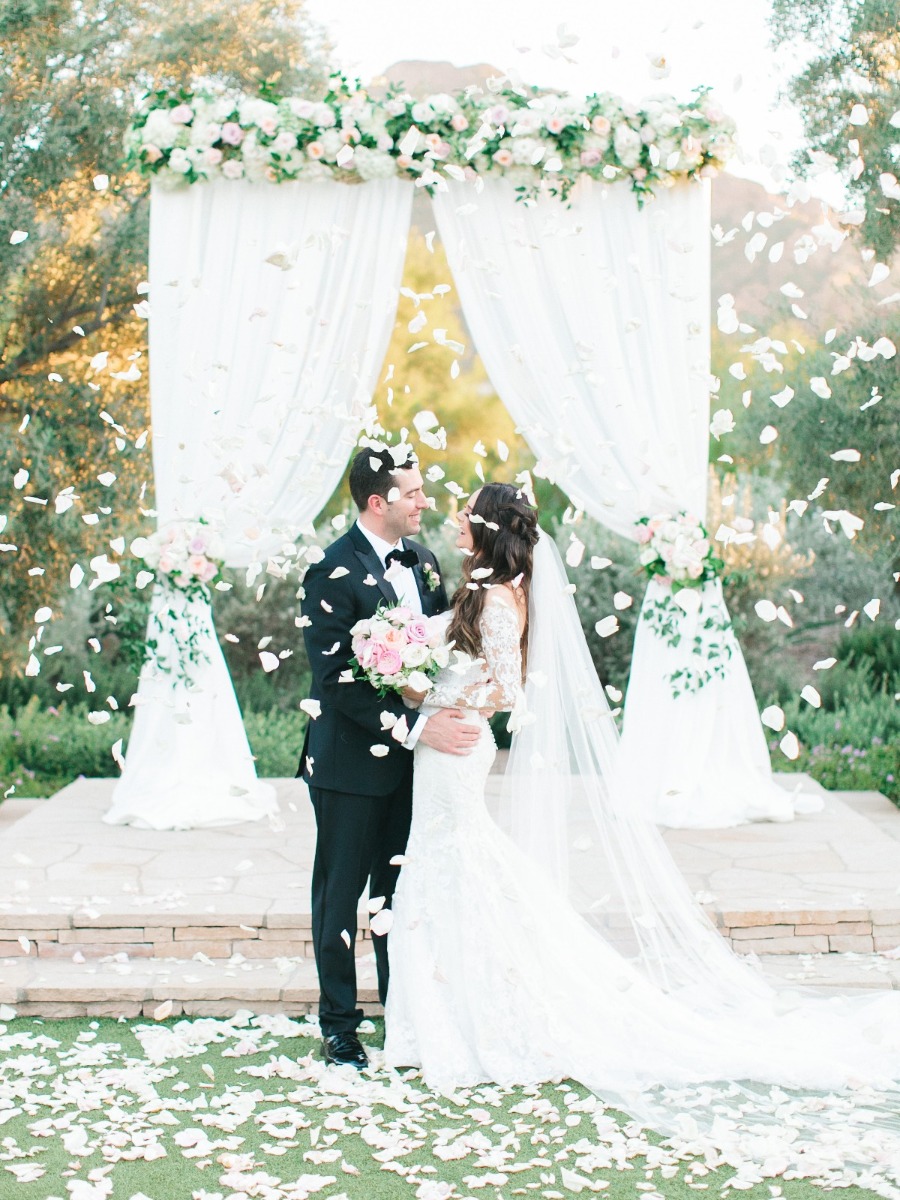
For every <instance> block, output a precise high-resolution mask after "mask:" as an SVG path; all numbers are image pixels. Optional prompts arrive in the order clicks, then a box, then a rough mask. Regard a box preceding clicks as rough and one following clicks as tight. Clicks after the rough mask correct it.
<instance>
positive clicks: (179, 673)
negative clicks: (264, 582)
mask: <svg viewBox="0 0 900 1200" xmlns="http://www.w3.org/2000/svg"><path fill="white" fill-rule="evenodd" d="M130 549H131V552H132V554H133V555H134V556H135V558H137V559H139V560H141V561H142V562H143V563H144V564H145V569H143V570H139V571H138V573H137V576H136V578H135V581H134V585H135V587H136V588H138V590H142V589H143V588H145V587H146V586H147V585H148V584H149V583H153V582H156V583H157V584H158V585H159V586H160V587H161V588H162V590H163V596H164V600H165V603H164V605H163V606H162V607H160V608H159V609H155V610H154V611H153V612H152V615H151V617H150V624H149V627H148V631H147V637H146V641H145V642H144V645H143V647H142V649H143V654H144V656H145V659H146V661H147V662H149V663H150V664H151V666H152V667H153V668H154V669H155V670H156V671H160V672H163V673H165V674H169V673H174V675H175V677H176V679H178V680H180V681H183V682H185V683H189V682H190V681H191V679H192V672H191V668H192V667H196V666H199V665H200V664H201V663H207V662H209V661H210V658H209V654H208V653H207V651H206V649H205V648H204V641H205V638H204V634H205V633H206V631H207V628H208V626H207V623H206V621H205V620H204V619H203V615H202V613H201V612H198V611H197V609H196V607H195V605H194V604H193V601H195V600H205V601H207V602H208V601H209V599H210V590H209V589H210V587H216V588H219V589H227V588H230V586H231V585H230V584H228V583H225V582H224V581H223V580H222V569H223V567H224V566H225V562H224V557H225V550H224V546H223V544H222V540H221V538H220V537H219V535H218V533H217V532H216V530H215V529H214V528H213V527H212V526H210V524H209V523H208V522H207V521H205V520H204V519H203V518H202V517H201V518H200V519H199V520H197V521H171V522H170V523H169V524H168V525H164V526H163V527H162V528H161V529H158V530H157V531H156V532H155V533H152V534H151V535H150V536H149V537H138V538H135V539H134V541H133V542H132V543H131V547H130ZM164 617H165V618H167V620H166V621H164V620H163V618H164ZM163 634H165V635H166V636H168V637H169V638H170V639H171V641H172V643H173V645H174V652H175V653H174V658H175V661H174V662H173V661H170V659H169V658H168V657H167V656H166V655H165V654H164V653H163V651H162V649H161V647H160V641H159V639H160V637H161V636H162V635H163Z"/></svg>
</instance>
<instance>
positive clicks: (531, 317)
mask: <svg viewBox="0 0 900 1200" xmlns="http://www.w3.org/2000/svg"><path fill="white" fill-rule="evenodd" d="M435 212H436V216H437V222H438V228H439V230H440V235H441V238H442V240H443V242H444V244H445V246H446V249H447V257H448V259H449V262H450V267H451V269H452V272H453V277H454V281H455V283H456V286H457V287H458V289H459V295H460V299H461V302H462V307H463V311H464V313H465V317H466V321H467V324H468V326H469V328H470V329H471V331H472V335H473V338H474V340H475V342H476V345H477V347H478V352H479V354H480V355H481V357H482V359H483V361H484V363H485V366H486V368H487V371H488V374H489V375H490V378H491V381H492V383H493V385H494V387H495V388H496V389H497V392H498V393H499V395H500V397H501V399H502V400H503V402H504V403H505V405H506V406H507V408H508V409H509V411H510V413H511V414H512V416H513V418H514V419H515V421H516V423H517V425H518V426H519V427H520V428H521V430H522V432H523V434H524V436H525V437H526V439H527V440H528V443H529V445H530V446H531V448H532V450H533V451H534V453H535V455H536V457H537V459H538V467H537V471H538V473H539V474H542V475H546V476H547V477H548V478H550V479H551V480H553V481H554V482H556V483H558V484H559V485H560V486H561V487H562V488H563V489H564V490H565V491H566V492H567V493H568V494H569V495H570V496H571V497H572V499H573V500H574V501H575V502H576V503H577V504H578V505H579V506H580V507H582V508H583V509H584V510H585V511H586V512H587V513H589V514H590V515H591V516H592V517H594V518H595V519H596V520H598V521H600V522H601V523H602V524H604V525H606V526H608V527H609V528H610V529H612V530H614V531H615V532H617V533H619V534H622V535H624V536H626V537H628V538H631V539H634V537H635V532H636V531H635V524H634V523H635V520H636V519H637V518H638V517H640V516H642V515H648V514H650V515H652V514H654V513H657V512H677V511H679V510H682V509H685V510H687V511H689V512H691V511H693V513H694V514H696V515H698V516H700V517H701V518H702V517H703V515H704V513H705V510H706V483H707V452H708V441H709V433H708V426H709V190H708V187H707V186H706V185H701V184H691V185H688V186H684V187H674V188H672V189H670V190H668V191H661V192H660V193H659V194H658V195H657V197H656V198H654V199H651V200H649V201H648V202H647V204H646V206H645V207H644V209H643V211H641V212H639V211H638V210H637V206H636V202H635V197H634V195H633V194H632V192H631V189H630V187H629V186H628V185H627V184H617V185H612V186H609V187H604V186H601V185H599V184H596V183H594V182H593V181H591V180H589V179H582V180H581V181H580V182H579V184H578V185H577V187H576V188H575V189H574V191H573V193H572V203H571V206H570V207H568V208H567V207H565V206H563V205H561V204H559V203H558V202H557V201H554V200H553V199H551V198H544V199H542V200H541V201H540V202H539V203H537V204H534V205H524V204H522V203H521V202H518V201H517V199H516V192H515V188H514V184H513V182H511V181H510V180H508V179H489V180H486V181H484V185H483V187H477V188H473V187H472V186H471V185H466V184H461V183H460V184H453V183H451V184H449V185H448V187H447V189H446V190H442V191H441V192H440V193H438V194H437V195H436V196H435ZM657 586H659V585H657ZM717 605H721V607H722V608H723V609H724V601H723V600H722V598H721V592H719V593H718V598H717ZM690 620H691V618H688V617H687V616H686V617H685V631H684V632H687V626H688V624H689V623H690ZM670 656H671V651H670V650H669V648H668V646H667V645H666V643H665V642H663V641H662V640H661V639H659V638H658V637H657V636H656V634H655V633H653V632H652V630H650V628H649V627H648V626H647V625H646V624H645V622H644V621H643V620H641V621H639V622H638V627H637V632H636V636H635V648H634V664H635V665H634V666H633V667H632V674H631V679H630V683H629V688H628V695H627V699H626V708H625V724H624V736H623V739H622V753H621V772H622V773H621V780H620V785H621V786H622V787H624V788H627V789H628V794H630V795H631V796H633V798H634V802H635V803H636V804H639V805H641V806H642V807H643V808H644V810H645V811H647V812H648V813H650V814H652V815H653V816H654V818H655V819H656V820H659V821H664V822H665V823H667V824H674V825H682V824H684V825H704V826H706V827H716V826H727V825H733V824H739V823H741V822H742V821H747V820H753V819H757V820H758V819H762V818H770V819H774V820H783V819H788V818H789V817H790V816H791V815H792V811H793V810H792V808H791V805H790V802H789V797H788V796H787V794H786V793H785V792H784V791H782V789H780V788H778V787H777V786H776V785H775V784H774V782H773V780H772V774H771V768H770V766H769V761H768V754H767V752H766V746H765V741H764V737H763V733H762V728H761V726H760V722H759V716H758V713H757V708H756V703H755V700H754V697H753V692H752V689H751V687H750V684H749V678H748V676H747V671H746V666H745V664H744V662H743V659H742V657H741V654H740V649H739V648H737V647H736V652H735V655H734V657H733V658H732V660H731V663H730V664H729V667H728V668H727V671H726V675H725V678H724V679H719V678H715V679H713V680H712V681H711V682H710V683H708V684H707V685H706V686H705V687H704V688H703V689H702V690H701V691H700V693H699V694H698V695H696V696H691V697H686V696H680V697H677V698H676V697H673V695H672V693H671V689H670V687H669V685H668V683H667V681H666V678H665V677H666V675H667V673H668V671H669V670H670V669H671V658H670ZM735 730H738V731H740V732H739V733H738V734H735ZM676 731H677V734H676ZM650 747H652V749H653V752H652V753H648V748H650ZM735 750H738V751H739V753H738V754H737V755H735V753H734V752H735ZM673 796H674V797H677V801H675V800H673Z"/></svg>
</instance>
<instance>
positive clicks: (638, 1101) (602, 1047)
mask: <svg viewBox="0 0 900 1200" xmlns="http://www.w3.org/2000/svg"><path fill="white" fill-rule="evenodd" d="M481 635H482V640H483V652H484V659H485V660H486V661H485V663H484V664H482V665H481V666H480V667H479V666H478V665H476V666H474V667H471V668H470V669H469V670H468V671H467V672H466V673H464V674H462V675H461V674H458V673H454V671H453V670H452V669H449V670H445V671H443V672H442V673H441V674H440V676H439V677H438V678H437V680H436V689H435V692H434V694H433V695H432V697H431V700H432V701H433V702H434V703H436V704H437V705H439V706H442V707H450V706H453V705H464V704H468V705H472V704H481V705H484V706H486V707H496V708H506V709H508V708H510V707H512V706H513V704H514V702H515V699H516V694H517V692H518V690H519V685H520V680H521V654H520V648H519V629H518V618H517V616H516V614H515V612H514V611H513V610H512V609H510V608H509V607H508V606H507V605H505V604H503V603H500V602H497V601H494V602H491V599H490V598H489V601H488V603H487V605H486V607H485V611H484V614H483V617H482V622H481ZM468 719H469V720H471V721H472V722H474V723H476V724H477V725H478V727H479V729H480V733H481V736H480V739H479V741H478V743H477V746H476V748H475V750H474V751H473V752H472V753H471V754H470V755H467V756H456V755H448V754H442V753H440V752H438V751H435V750H433V749H430V748H429V747H427V746H423V745H421V743H420V744H419V746H418V747H417V748H416V751H415V756H416V757H415V776H414V795H413V818H412V829H411V832H410V838H409V844H408V849H407V852H406V857H405V861H404V865H403V869H402V871H401V874H400V880H399V884H398V887H397V890H396V892H395V895H394V901H393V909H394V922H393V926H392V929H391V932H390V935H389V939H388V945H389V953H390V969H391V982H390V990H389V994H388V1001H387V1008H386V1018H385V1026H386V1039H385V1061H386V1063H387V1065H389V1066H395V1067H418V1068H421V1070H422V1074H423V1077H424V1080H425V1082H426V1083H427V1084H428V1085H429V1086H430V1087H432V1088H434V1089H436V1090H438V1091H441V1092H452V1091H454V1090H455V1089H457V1088H460V1087H469V1086H472V1085H475V1084H478V1083H483V1082H489V1081H490V1082H494V1083H497V1084H501V1085H512V1084H530V1083H538V1082H545V1081H548V1080H552V1079H557V1078H572V1079H576V1080H578V1081H580V1082H581V1083H583V1084H584V1085H585V1086H587V1087H588V1088H590V1089H591V1090H592V1091H593V1092H595V1093H596V1094H597V1095H598V1096H600V1097H601V1098H603V1099H604V1100H606V1101H608V1102H609V1103H612V1104H615V1105H616V1106H618V1107H621V1108H623V1109H625V1110H626V1111H629V1112H631V1113H632V1114H634V1115H637V1116H639V1118H640V1119H642V1120H644V1121H645V1122H646V1123H647V1124H649V1125H651V1126H654V1127H656V1128H658V1129H660V1130H662V1131H663V1132H669V1133H673V1132H676V1131H678V1130H680V1131H681V1132H682V1133H683V1132H684V1130H685V1121H686V1120H687V1121H688V1125H687V1128H689V1129H690V1130H691V1131H692V1132H693V1133H694V1134H697V1136H699V1132H698V1131H702V1130H704V1129H706V1130H707V1132H708V1133H709V1136H710V1138H711V1142H712V1144H715V1145H716V1146H719V1147H721V1146H722V1145H723V1144H724V1145H725V1147H726V1148H727V1147H730V1148H732V1149H734V1147H735V1146H736V1145H739V1146H740V1150H739V1152H740V1153H758V1154H759V1156H760V1158H762V1157H765V1156H766V1155H768V1156H769V1157H771V1155H772V1153H783V1154H786V1155H787V1156H788V1159H789V1160H790V1161H791V1162H792V1163H793V1164H794V1166H795V1167H796V1168H797V1169H799V1170H800V1172H801V1174H810V1173H815V1172H816V1171H826V1172H827V1171H828V1170H832V1171H840V1172H843V1174H842V1178H863V1177H864V1175H865V1172H862V1173H860V1172H853V1171H852V1170H850V1166H849V1164H853V1163H861V1164H866V1165H870V1164H871V1163H872V1162H873V1161H874V1162H877V1163H879V1164H882V1166H880V1167H879V1170H880V1171H882V1170H883V1171H884V1172H885V1176H886V1178H888V1179H891V1180H892V1182H893V1183H894V1184H898V1183H900V1120H897V1119H895V1118H892V1116H891V1112H892V1111H893V1112H894V1113H896V1112H897V1111H900V1110H898V1109H897V1107H896V1106H897V1103H898V1101H900V1091H897V1084H896V1081H897V1080H900V1026H898V1017H900V1004H898V1002H897V998H896V997H894V998H892V997H891V996H890V995H887V996H875V997H873V998H871V999H870V1000H869V1001H868V1002H860V1001H859V1000H854V1001H853V1002H850V1001H844V1000H842V999H840V998H836V999H830V1000H821V1001H806V1002H804V1003H802V1004H800V1005H796V1004H795V1005H793V1006H792V1003H791V1001H790V999H789V998H788V999H787V1000H786V998H785V997H784V996H783V995H781V996H779V995H777V994H776V993H775V992H774V991H772V990H771V989H769V988H768V987H767V985H765V984H764V982H763V981H761V980H760V981H758V979H759V977H758V973H757V972H756V971H754V970H753V969H752V968H751V967H750V966H747V967H743V964H741V969H744V970H746V972H747V977H748V978H747V997H746V1004H743V1005H742V1006H741V1007H740V1008H738V1009H734V1010H733V1011H731V1012H723V1011H722V1010H721V1009H715V1011H714V1012H713V1011H712V1010H713V1007H714V1006H713V1005H712V1003H710V1004H708V1005H705V1004H704V998H703V997H702V996H698V995H696V994H693V995H688V994H685V995H680V994H677V993H676V994H673V993H672V992H669V991H665V990H663V989H662V988H661V987H659V986H658V985H657V984H656V983H655V982H653V981H652V980H651V979H649V978H648V977H647V975H646V974H645V973H644V972H642V971H641V969H640V963H639V962H637V961H635V962H631V961H628V960H627V959H626V958H625V957H624V956H623V955H622V954H621V953H619V952H618V951H617V950H616V949H614V948H613V947H612V946H611V945H610V944H609V943H608V942H606V941H605V940H604V939H603V937H601V936H600V935H599V934H598V933H597V932H596V930H594V929H592V928H590V927H589V925H588V924H587V922H586V921H584V920H583V919H582V917H581V916H579V914H578V913H577V912H576V911H575V910H574V909H573V908H572V907H571V905H570V904H569V902H568V900H567V899H566V897H565V896H564V895H562V893H561V892H560V890H559V889H558V887H557V886H556V885H555V884H554V882H553V881H552V880H551V879H550V877H549V876H547V875H545V874H544V873H543V872H542V870H541V868H540V867H539V865H538V864H537V863H535V862H534V861H533V860H532V859H531V858H529V857H528V856H526V855H525V854H524V853H523V852H522V851H521V850H520V849H519V848H518V846H517V845H516V844H515V843H513V842H512V841H511V840H510V839H509V838H508V837H507V836H506V835H505V834H504V833H503V832H502V830H501V829H500V828H499V826H498V825H497V824H496V823H495V821H494V820H493V818H492V817H491V815H490V813H489V811H488V809H487V807H486V804H485V784H486V781H487V776H488V772H489V770H490V767H491V763H492V761H493V759H494V755H495V753H496V747H495V743H494V739H493V736H492V734H491V730H490V727H489V725H488V723H487V721H486V720H485V719H484V718H483V717H481V716H480V715H478V713H477V712H475V711H473V712H472V713H471V715H470V716H469V718H468ZM851 1004H852V1008H849V1007H848V1005H851ZM811 1007H812V1008H813V1010H814V1019H813V1020H812V1021H811V1018H810V1008H811ZM734 1081H745V1082H744V1084H742V1085H740V1086H738V1085H737V1084H736V1083H735V1082H734ZM746 1081H754V1082H751V1083H748V1082H746ZM861 1081H862V1082H863V1083H864V1084H865V1086H864V1087H863V1088H862V1090H861V1091H859V1090H857V1092H855V1093H854V1092H853V1091H849V1092H848V1091H844V1092H843V1093H842V1094H841V1095H840V1096H839V1097H835V1096H832V1097H830V1101H829V1103H828V1104H824V1107H823V1100H822V1096H823V1094H824V1093H827V1092H829V1091H831V1090H832V1089H847V1088H848V1086H849V1087H851V1088H852V1087H853V1085H854V1082H856V1083H859V1082H861ZM873 1084H875V1085H878V1086H881V1087H883V1088H885V1089H888V1093H887V1094H886V1095H882V1096H880V1097H879V1096H876V1095H875V1094H874V1093H873V1092H872V1091H871V1085H873ZM697 1085H703V1086H700V1087H698V1086H697ZM759 1085H781V1086H782V1087H788V1088H795V1089H803V1092H802V1093H797V1094H794V1095H788V1094H787V1093H785V1092H783V1091H781V1088H780V1087H774V1088H773V1087H771V1086H769V1087H766V1086H759ZM685 1113H688V1114H691V1115H690V1117H689V1118H686V1117H685V1115H684V1114H685ZM723 1114H724V1115H723ZM723 1122H724V1123H723ZM723 1130H724V1132H723ZM763 1133H764V1136H763ZM708 1144H709V1143H708ZM754 1148H755V1149H754ZM804 1164H805V1165H804ZM884 1164H887V1165H886V1166H885V1165H884ZM891 1164H892V1165H891ZM848 1171H850V1174H849V1175H848V1174H847V1172H848ZM865 1178H866V1180H867V1182H869V1183H870V1186H871V1183H872V1181H871V1179H869V1178H868V1176H867V1175H865ZM883 1194H885V1195H900V1191H897V1192H892V1191H890V1190H889V1191H886V1192H884V1193H883Z"/></svg>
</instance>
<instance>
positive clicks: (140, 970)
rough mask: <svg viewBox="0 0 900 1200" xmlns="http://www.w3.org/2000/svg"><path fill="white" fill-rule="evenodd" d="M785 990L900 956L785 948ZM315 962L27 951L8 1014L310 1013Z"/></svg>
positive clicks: (766, 966)
mask: <svg viewBox="0 0 900 1200" xmlns="http://www.w3.org/2000/svg"><path fill="white" fill-rule="evenodd" d="M760 964H761V967H762V969H763V972H764V973H765V975H766V976H767V977H768V978H769V980H770V981H771V982H772V983H773V984H775V985H776V986H778V987H780V988H796V987H800V986H802V987H808V988H813V989H814V990H815V991H816V992H817V993H821V994H823V995H837V994H854V993H855V994H859V992H860V990H862V989H869V990H875V989H880V990H884V989H890V988H893V989H896V990H900V959H888V958H885V957H884V956H881V955H858V954H825V955H791V956H786V955H778V956H774V957H762V958H760ZM357 971H358V982H359V999H360V1004H361V1007H362V1008H363V1009H364V1011H365V1012H366V1013H367V1014H368V1015H371V1016H375V1015H379V1014H380V1013H381V1011H382V1010H381V1007H380V1005H379V1004H378V989H377V986H376V979H375V964H374V960H373V958H372V956H371V955H369V956H368V957H364V958H363V959H361V960H360V961H359V963H358V967H357ZM318 990H319V989H318V981H317V978H316V969H315V963H314V962H312V961H311V960H300V959H278V960H267V959H257V960H248V959H241V958H240V957H237V958H235V959H232V960H228V961H223V960H215V961H214V960H211V959H207V960H205V961H204V960H203V958H202V957H200V958H196V959H175V958H170V959H162V958H155V959H139V960H135V961H130V960H129V961H117V960H116V958H114V957H109V958H106V959H101V960H97V961H89V962H84V963H74V962H72V961H71V960H65V959H52V960H40V959H33V958H31V959H26V958H22V959H18V960H16V961H14V962H12V963H9V964H6V965H5V966H4V970H3V975H2V982H0V1020H8V1019H10V1018H11V1017H12V1016H13V1015H18V1016H22V1017H28V1016H31V1017H44V1018H47V1019H54V1018H61V1017H123V1018H128V1019H133V1018H140V1017H147V1018H151V1019H157V1020H161V1019H163V1018H165V1017H168V1016H176V1017H177V1016H214V1017H227V1016H232V1015H233V1014H234V1013H235V1012H238V1011H239V1010H241V1009H249V1010H250V1011H252V1012H257V1013H261V1012H277V1013H286V1014H287V1015H289V1016H303V1015H305V1014H307V1013H311V1012H314V1011H315V1009H316V1005H317V1002H318Z"/></svg>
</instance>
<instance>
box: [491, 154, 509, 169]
mask: <svg viewBox="0 0 900 1200" xmlns="http://www.w3.org/2000/svg"><path fill="white" fill-rule="evenodd" d="M493 159H494V162H495V163H496V164H497V166H498V167H510V166H512V162H513V156H512V153H511V151H509V150H497V151H496V152H495V153H494V155H493Z"/></svg>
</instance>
